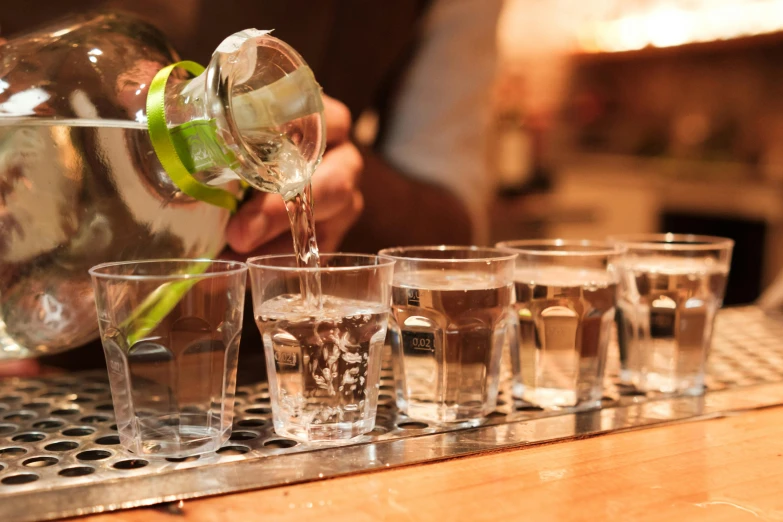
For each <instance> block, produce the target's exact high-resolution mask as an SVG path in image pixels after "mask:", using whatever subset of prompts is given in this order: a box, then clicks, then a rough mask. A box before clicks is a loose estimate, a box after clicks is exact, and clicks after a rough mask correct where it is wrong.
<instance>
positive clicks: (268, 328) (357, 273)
mask: <svg viewBox="0 0 783 522" xmlns="http://www.w3.org/2000/svg"><path fill="white" fill-rule="evenodd" d="M247 262H248V265H249V267H250V280H251V286H252V290H253V315H254V316H255V319H256V324H257V325H258V329H259V330H260V332H261V337H262V338H263V340H264V352H265V354H266V361H267V372H268V375H269V393H270V396H271V399H272V418H273V421H274V427H275V432H277V433H278V434H279V435H283V436H286V437H291V438H294V439H298V440H302V441H307V442H324V441H343V440H349V439H352V438H355V437H358V436H361V435H363V434H365V433H367V432H369V431H372V429H373V428H374V427H375V414H376V409H377V403H378V390H379V386H380V373H381V358H382V353H381V352H382V350H383V342H384V339H385V337H386V327H387V323H388V316H389V302H390V288H391V287H390V285H391V280H392V272H393V269H394V262H392V261H389V260H383V259H380V258H379V257H377V256H366V255H357V254H322V255H321V256H320V263H321V265H320V267H318V268H298V267H297V266H296V257H295V256H292V255H283V256H261V257H254V258H252V259H249V260H248V261H247ZM313 278H318V279H320V287H321V294H320V298H319V297H318V296H315V297H314V298H308V299H303V297H302V291H301V288H303V286H302V285H303V284H304V285H308V284H309V282H310V281H312V279H313ZM316 287H317V285H311V286H310V288H316Z"/></svg>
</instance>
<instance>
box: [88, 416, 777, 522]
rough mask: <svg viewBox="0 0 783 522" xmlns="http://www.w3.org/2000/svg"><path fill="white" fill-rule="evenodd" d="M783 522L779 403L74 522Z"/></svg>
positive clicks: (93, 517)
mask: <svg viewBox="0 0 783 522" xmlns="http://www.w3.org/2000/svg"><path fill="white" fill-rule="evenodd" d="M255 520H259V521H277V520H290V521H308V522H310V521H318V522H364V521H376V520H379V521H387V520H388V521H395V522H397V521H406V520H416V521H418V520H422V521H425V520H427V521H429V520H433V521H435V520H443V521H453V520H495V521H505V520H559V521H582V520H585V521H587V520H590V521H593V520H595V521H615V520H616V521H629V520H640V521H666V522H670V521H678V520H686V521H711V522H716V521H718V522H720V521H745V520H748V521H755V522H758V521H761V520H772V521H783V408H781V407H779V408H772V409H767V410H759V411H753V412H746V413H741V414H736V415H733V416H731V417H727V418H722V419H715V420H705V421H699V422H690V423H683V424H675V425H670V426H663V427H658V428H652V429H647V430H640V431H633V432H626V433H617V434H612V435H605V436H601V437H596V438H592V439H585V440H578V441H570V442H563V443H557V444H550V445H546V446H538V447H530V448H520V449H515V450H510V451H504V452H498V453H491V454H484V455H480V456H474V457H465V458H460V459H455V460H451V461H448V462H440V463H433V464H428V465H420V466H412V467H408V468H400V469H392V470H388V471H381V472H374V473H368V474H363V475H354V476H350V477H344V478H338V479H333V480H324V481H319V482H311V483H308V484H300V485H294V486H286V487H278V488H273V489H267V490H260V491H252V492H247V493H241V494H235V495H226V496H220V497H212V498H205V499H200V500H193V501H187V502H184V503H183V504H182V505H181V508H178V507H177V506H176V505H172V506H168V507H157V508H148V509H138V510H129V511H122V512H116V513H110V514H103V515H98V516H91V517H84V518H80V519H77V522H178V521H179V522H207V521H209V522H218V521H220V522H223V521H226V522H233V521H255Z"/></svg>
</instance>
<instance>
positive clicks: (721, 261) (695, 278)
mask: <svg viewBox="0 0 783 522" xmlns="http://www.w3.org/2000/svg"><path fill="white" fill-rule="evenodd" d="M609 241H611V242H613V243H616V244H619V245H623V246H624V247H626V248H627V253H626V255H625V257H624V259H623V260H622V262H621V263H620V267H621V272H622V279H621V285H620V298H619V302H618V309H617V333H618V341H619V345H620V361H621V365H622V370H621V380H622V381H623V382H624V383H626V384H630V385H633V386H635V387H636V388H637V389H639V390H640V391H644V392H662V393H683V394H689V395H697V394H700V393H703V391H704V373H705V367H706V362H707V356H708V353H709V347H710V341H711V338H712V327H713V323H714V320H715V314H716V313H717V311H718V309H719V308H720V307H721V305H722V304H723V295H724V293H725V291H726V282H727V281H728V276H729V265H730V263H731V252H732V249H733V247H734V242H733V241H732V240H731V239H726V238H721V237H711V236H694V235H678V234H640V235H628V236H615V237H611V238H609Z"/></svg>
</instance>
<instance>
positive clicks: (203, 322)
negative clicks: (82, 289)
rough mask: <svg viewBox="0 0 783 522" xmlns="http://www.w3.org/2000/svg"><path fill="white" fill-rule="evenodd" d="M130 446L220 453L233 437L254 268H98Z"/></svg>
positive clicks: (104, 332) (100, 305)
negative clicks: (239, 362) (244, 319)
mask: <svg viewBox="0 0 783 522" xmlns="http://www.w3.org/2000/svg"><path fill="white" fill-rule="evenodd" d="M90 275H91V276H92V281H93V286H94V289H95V302H96V308H97V311H98V323H99V326H100V331H101V340H102V341H103V350H104V352H105V354H106V365H107V367H108V370H109V382H110V384H111V393H112V402H113V403H114V412H115V416H116V419H117V430H118V431H119V434H120V442H121V443H122V445H123V447H124V448H125V449H126V450H128V451H130V452H132V453H135V454H136V455H140V456H142V455H143V456H148V457H187V456H191V455H197V454H202V453H209V452H213V451H215V450H217V449H219V448H220V446H221V445H222V444H223V443H224V442H226V441H227V440H228V438H229V436H230V435H231V423H232V421H233V417H234V391H235V388H236V373H237V358H238V355H239V339H240V335H241V333H242V310H243V306H244V298H245V280H246V276H247V267H246V265H245V264H244V263H239V262H232V261H209V260H153V261H130V262H121V263H107V264H102V265H98V266H95V267H93V268H92V269H91V270H90Z"/></svg>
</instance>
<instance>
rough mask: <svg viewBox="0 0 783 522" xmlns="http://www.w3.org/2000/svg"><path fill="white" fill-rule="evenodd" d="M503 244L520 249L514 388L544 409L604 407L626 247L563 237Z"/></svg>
mask: <svg viewBox="0 0 783 522" xmlns="http://www.w3.org/2000/svg"><path fill="white" fill-rule="evenodd" d="M497 246H498V247H499V248H502V249H507V250H509V251H512V252H516V253H517V266H516V271H515V273H514V289H515V291H516V304H515V305H514V308H515V312H516V313H515V314H514V321H515V323H516V325H515V326H516V328H515V332H514V333H515V335H512V336H510V337H511V338H512V340H511V342H510V348H511V362H512V368H513V373H514V378H513V379H514V380H513V386H514V395H515V396H517V397H519V398H521V399H523V400H524V401H526V402H529V403H531V404H533V405H535V406H539V407H541V408H545V409H560V408H570V407H579V408H594V407H598V406H600V404H601V397H602V395H603V380H604V371H605V369H606V358H607V346H608V343H609V340H610V337H611V333H612V327H613V325H614V317H615V304H616V300H617V284H618V280H619V275H618V274H617V272H616V263H617V261H618V260H619V258H620V255H621V253H622V248H621V247H618V246H612V245H610V244H609V243H602V242H592V241H565V240H560V239H553V240H529V241H508V242H503V243H498V245H497ZM512 331H513V330H512Z"/></svg>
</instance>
